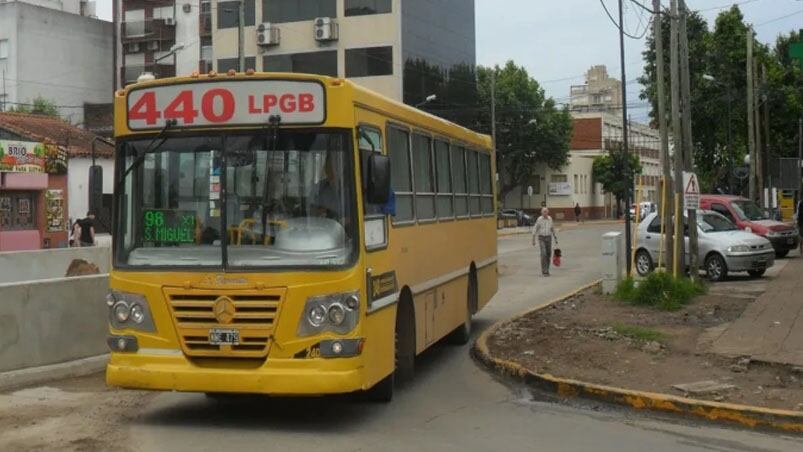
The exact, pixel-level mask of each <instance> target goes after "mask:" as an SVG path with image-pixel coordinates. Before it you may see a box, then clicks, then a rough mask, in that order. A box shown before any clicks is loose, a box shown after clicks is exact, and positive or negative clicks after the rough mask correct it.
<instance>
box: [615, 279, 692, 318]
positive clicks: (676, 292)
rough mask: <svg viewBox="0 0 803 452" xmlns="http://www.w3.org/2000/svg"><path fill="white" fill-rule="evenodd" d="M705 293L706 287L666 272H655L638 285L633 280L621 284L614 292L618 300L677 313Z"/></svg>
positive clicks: (626, 280)
mask: <svg viewBox="0 0 803 452" xmlns="http://www.w3.org/2000/svg"><path fill="white" fill-rule="evenodd" d="M703 293H705V286H704V285H703V284H702V283H700V282H693V281H692V280H690V279H687V278H674V277H673V276H672V275H671V274H669V273H666V272H653V273H650V274H649V275H648V276H647V277H646V278H644V279H642V280H641V281H639V283H638V284H636V282H635V281H634V280H633V278H627V279H625V280H623V281H622V282H620V283H619V286H617V288H616V292H614V297H615V298H616V299H618V300H621V301H624V302H627V303H630V304H634V305H642V306H649V307H653V308H656V309H661V310H663V311H677V310H678V309H681V308H682V307H683V306H685V305H687V304H689V302H691V300H692V298H694V297H695V296H697V295H701V294H703Z"/></svg>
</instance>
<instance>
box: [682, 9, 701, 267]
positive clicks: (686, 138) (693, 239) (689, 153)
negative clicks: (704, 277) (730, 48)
mask: <svg viewBox="0 0 803 452" xmlns="http://www.w3.org/2000/svg"><path fill="white" fill-rule="evenodd" d="M688 17H689V9H688V8H686V0H680V89H681V93H680V96H681V102H680V104H681V106H682V108H683V119H682V121H683V125H682V127H683V160H684V167H685V168H686V171H689V172H692V173H693V172H694V140H693V139H692V130H691V88H690V85H691V83H690V80H689V36H688V30H687V25H686V23H687V21H688ZM697 188H698V190H699V187H697ZM688 217H689V218H688V222H689V267H690V268H689V275H690V276H691V279H692V280H694V281H696V280H697V279H699V277H700V263H699V255H698V250H699V249H698V242H697V210H696V209H689V211H688Z"/></svg>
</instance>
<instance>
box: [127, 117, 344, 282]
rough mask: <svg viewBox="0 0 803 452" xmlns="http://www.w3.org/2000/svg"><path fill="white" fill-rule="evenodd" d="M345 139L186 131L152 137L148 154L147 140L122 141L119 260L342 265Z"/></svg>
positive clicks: (337, 134)
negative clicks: (151, 147)
mask: <svg viewBox="0 0 803 452" xmlns="http://www.w3.org/2000/svg"><path fill="white" fill-rule="evenodd" d="M349 136H350V135H349V134H348V133H347V132H346V131H332V130H326V131H289V130H281V131H279V132H277V134H276V138H275V139H274V136H273V133H272V132H270V131H268V132H264V133H259V134H229V135H222V134H219V135H212V134H206V135H195V136H187V135H182V136H180V137H171V138H167V139H166V140H164V142H162V143H161V144H160V145H159V142H160V141H161V140H157V142H156V145H155V146H154V148H153V149H151V150H149V149H148V147H149V146H150V145H151V143H152V141H153V138H145V139H140V138H137V139H130V140H122V141H121V142H120V144H119V151H118V162H117V171H118V179H122V180H121V181H120V182H119V184H118V190H117V221H116V227H117V231H116V234H115V240H116V243H115V247H116V252H115V256H116V257H115V259H116V263H117V264H118V265H121V266H128V267H196V266H201V267H218V268H231V267H239V268H255V267H256V268H264V267H303V268H307V267H337V266H344V265H347V264H348V263H350V262H351V260H352V258H353V256H354V252H355V249H356V245H355V241H356V237H355V233H354V231H355V221H354V219H355V218H356V215H355V200H354V198H355V197H354V183H353V179H354V178H353V165H352V163H351V161H352V158H351V154H350V152H349V144H348V143H349V140H348V138H349ZM145 152H148V153H147V154H145ZM126 172H127V174H126ZM123 175H125V177H124V178H123Z"/></svg>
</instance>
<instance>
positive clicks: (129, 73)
mask: <svg viewBox="0 0 803 452" xmlns="http://www.w3.org/2000/svg"><path fill="white" fill-rule="evenodd" d="M144 72H150V73H152V74H153V75H154V76H156V78H164V77H175V75H176V67H175V66H173V65H172V64H153V63H151V64H142V65H130V66H123V67H122V68H120V77H121V78H122V81H123V85H128V84H131V83H134V82H136V81H137V78H138V77H139V76H140V75H142V73H144Z"/></svg>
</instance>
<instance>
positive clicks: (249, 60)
mask: <svg viewBox="0 0 803 452" xmlns="http://www.w3.org/2000/svg"><path fill="white" fill-rule="evenodd" d="M256 64H257V58H256V57H245V67H244V68H243V69H242V70H240V59H239V58H220V59H219V60H217V71H218V72H228V71H229V69H234V70H235V71H239V72H245V71H246V70H247V69H254V68H255V67H256Z"/></svg>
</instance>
